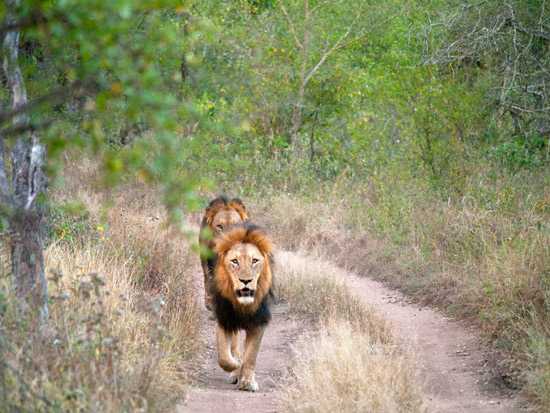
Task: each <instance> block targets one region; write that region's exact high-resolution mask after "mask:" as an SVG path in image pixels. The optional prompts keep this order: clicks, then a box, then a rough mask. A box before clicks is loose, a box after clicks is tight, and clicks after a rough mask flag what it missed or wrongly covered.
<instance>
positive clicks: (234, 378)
mask: <svg viewBox="0 0 550 413" xmlns="http://www.w3.org/2000/svg"><path fill="white" fill-rule="evenodd" d="M240 373H241V369H237V370H234V371H232V372H231V373H229V375H228V376H227V382H228V383H229V384H237V383H238V382H239V375H240Z"/></svg>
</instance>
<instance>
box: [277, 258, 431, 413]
mask: <svg viewBox="0 0 550 413" xmlns="http://www.w3.org/2000/svg"><path fill="white" fill-rule="evenodd" d="M276 262H277V273H276V274H277V285H278V289H277V293H278V295H279V297H280V298H282V299H284V300H286V301H287V302H288V304H289V306H290V310H291V312H292V313H294V314H296V315H298V316H302V317H305V318H306V319H307V320H309V322H312V323H313V325H314V327H313V331H311V332H310V333H308V334H306V335H304V336H302V337H301V338H300V339H299V341H298V344H297V345H296V347H295V356H294V361H293V363H292V367H291V372H290V375H289V377H288V378H287V380H286V382H285V383H284V386H283V387H282V388H281V400H282V405H283V407H284V411H288V412H332V411H335V410H338V411H340V412H343V413H348V412H350V413H351V412H357V411H368V412H388V413H389V412H420V411H423V403H422V392H421V390H420V386H419V383H418V378H417V377H416V376H415V368H414V363H413V362H412V361H411V358H410V355H409V354H407V353H406V351H404V350H403V349H402V348H400V347H399V346H397V345H396V343H395V341H394V338H393V336H392V332H391V330H390V328H389V326H388V324H387V323H386V322H385V321H384V320H383V319H382V318H381V317H380V316H378V315H377V314H376V313H375V312H374V311H373V310H372V309H371V308H369V307H368V306H367V305H366V304H364V303H363V302H362V301H361V300H360V299H359V298H358V297H356V296H355V295H354V294H353V293H352V292H350V291H349V289H348V288H347V287H346V286H345V284H344V280H343V278H342V274H340V271H339V270H338V269H337V268H335V267H334V266H333V265H331V264H329V263H327V262H326V261H324V260H323V259H320V258H319V259H315V258H312V257H303V256H300V255H298V254H294V253H289V252H280V253H278V254H277V257H276Z"/></svg>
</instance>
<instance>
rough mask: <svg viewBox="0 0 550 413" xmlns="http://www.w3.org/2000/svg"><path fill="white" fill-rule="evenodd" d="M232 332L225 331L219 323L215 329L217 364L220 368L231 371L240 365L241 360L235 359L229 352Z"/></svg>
mask: <svg viewBox="0 0 550 413" xmlns="http://www.w3.org/2000/svg"><path fill="white" fill-rule="evenodd" d="M233 335H234V333H232V332H230V331H225V330H224V329H223V328H222V327H221V326H220V325H218V326H217V330H216V341H217V344H218V364H219V365H220V367H221V368H222V369H224V370H225V371H228V372H232V371H234V370H237V369H238V368H239V367H241V362H240V361H239V360H236V359H235V358H234V357H233V355H232V353H231V343H232V341H233V340H232V338H233Z"/></svg>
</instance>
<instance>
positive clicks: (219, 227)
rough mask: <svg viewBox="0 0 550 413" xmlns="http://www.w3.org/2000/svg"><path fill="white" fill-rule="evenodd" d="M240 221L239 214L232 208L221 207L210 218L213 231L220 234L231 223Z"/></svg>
mask: <svg viewBox="0 0 550 413" xmlns="http://www.w3.org/2000/svg"><path fill="white" fill-rule="evenodd" d="M242 221H243V220H242V218H241V216H240V215H239V213H238V212H237V211H236V210H234V209H232V208H227V209H222V210H220V211H218V212H217V213H216V214H215V215H214V217H213V218H212V223H211V228H212V230H213V231H214V232H216V233H218V234H220V233H222V232H223V231H225V230H226V229H227V228H229V227H230V226H231V225H235V224H238V223H239V222H242Z"/></svg>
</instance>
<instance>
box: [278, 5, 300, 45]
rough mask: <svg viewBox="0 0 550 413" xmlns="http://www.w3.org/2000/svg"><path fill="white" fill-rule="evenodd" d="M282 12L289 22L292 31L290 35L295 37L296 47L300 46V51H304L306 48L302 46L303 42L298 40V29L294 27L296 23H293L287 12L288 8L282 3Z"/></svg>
mask: <svg viewBox="0 0 550 413" xmlns="http://www.w3.org/2000/svg"><path fill="white" fill-rule="evenodd" d="M281 11H282V12H283V14H284V16H285V18H286V20H287V22H288V28H289V30H290V33H291V34H292V36H293V37H294V41H295V42H296V46H298V49H302V48H303V47H304V46H303V45H302V42H300V39H298V34H297V33H296V28H295V27H294V23H293V22H292V19H291V18H290V16H289V15H288V12H287V11H286V8H285V6H284V4H282V3H281Z"/></svg>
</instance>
